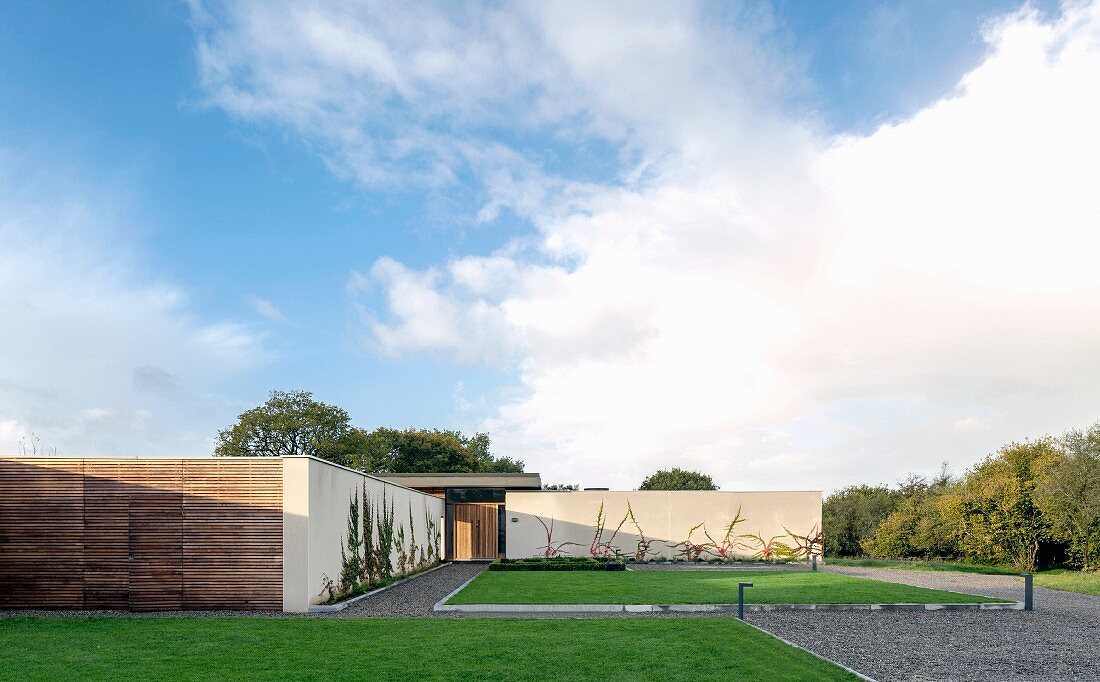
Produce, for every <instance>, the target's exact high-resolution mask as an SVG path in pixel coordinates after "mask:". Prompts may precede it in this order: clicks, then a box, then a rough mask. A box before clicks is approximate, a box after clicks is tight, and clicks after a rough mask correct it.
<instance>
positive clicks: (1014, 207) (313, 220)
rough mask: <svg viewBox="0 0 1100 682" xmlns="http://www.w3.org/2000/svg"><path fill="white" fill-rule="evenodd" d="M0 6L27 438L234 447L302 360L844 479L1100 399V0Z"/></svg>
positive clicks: (765, 472) (577, 466)
mask: <svg viewBox="0 0 1100 682" xmlns="http://www.w3.org/2000/svg"><path fill="white" fill-rule="evenodd" d="M0 25H3V26H4V27H5V28H4V31H3V32H0V65H2V67H0V453H6V454H16V453H17V452H18V450H19V448H20V442H21V441H22V442H24V443H27V442H30V441H31V439H33V438H37V439H38V440H37V442H38V443H39V445H40V447H41V448H43V449H47V450H48V451H50V452H56V453H57V454H58V455H62V456H99V455H115V456H202V455H207V454H210V453H211V452H212V450H213V445H214V440H215V437H216V434H217V431H218V429H219V428H224V427H225V426H228V425H229V424H231V423H232V422H233V421H234V420H235V419H236V416H237V415H238V414H239V413H240V412H242V411H244V410H246V409H248V408H250V407H252V406H254V405H256V404H259V403H261V402H262V401H263V400H264V399H265V398H266V396H267V394H268V392H269V391H271V390H273V389H278V390H296V389H303V390H308V391H312V392H313V393H314V395H315V397H316V398H317V399H319V400H322V401H325V402H329V403H333V404H337V405H340V406H341V407H343V408H345V409H346V410H347V411H348V412H349V413H350V414H351V417H352V420H353V423H354V424H355V425H357V426H361V427H363V428H367V429H373V428H375V427H377V426H393V427H401V428H404V427H424V428H454V429H460V430H462V431H464V432H474V431H488V432H489V433H490V434H491V437H492V441H493V446H494V451H495V452H496V454H499V455H508V456H511V457H515V458H517V459H521V460H524V461H525V462H526V463H527V470H528V471H538V472H540V473H542V474H543V478H544V480H546V481H555V482H556V481H562V482H575V483H580V484H582V485H584V486H610V487H613V488H627V489H629V488H634V487H636V486H637V485H638V484H639V483H640V482H641V480H642V479H643V478H644V477H645V476H646V475H647V474H649V473H651V472H653V471H654V470H656V469H658V468H667V467H671V466H680V467H684V468H690V469H698V470H702V471H705V472H707V473H709V474H711V475H712V476H713V477H714V479H715V481H716V482H717V483H718V484H719V485H720V486H721V487H722V488H724V489H766V488H774V489H823V490H825V491H829V490H833V489H836V488H838V487H842V486H845V485H849V484H853V483H873V484H878V483H887V484H889V483H893V482H896V481H898V480H899V479H902V478H904V477H906V476H907V475H909V474H911V473H924V474H928V473H932V472H934V471H936V470H938V469H939V467H940V464H941V463H942V462H948V463H949V464H950V467H951V469H952V470H953V471H955V472H956V473H961V472H962V471H964V470H965V469H966V468H967V467H969V466H971V465H973V464H974V463H975V462H977V461H979V460H981V459H982V458H983V457H985V456H986V455H987V454H989V453H991V452H994V451H995V450H996V449H997V448H998V447H1000V446H1001V445H1003V444H1005V443H1008V442H1011V441H1019V440H1024V439H1027V438H1034V437H1038V436H1042V435H1044V434H1057V433H1060V432H1062V431H1064V430H1066V429H1069V428H1079V427H1084V426H1087V425H1088V424H1090V423H1092V422H1094V421H1096V420H1097V419H1100V268H1098V267H1096V262H1097V256H1096V254H1097V253H1100V232H1098V229H1097V226H1098V225H1100V191H1097V187H1098V186H1100V170H1098V165H1097V160H1098V159H1100V132H1098V130H1097V123H1096V122H1097V121H1100V85H1098V84H1100V0H1098V1H1097V2H1083V1H1081V2H1067V3H1062V4H1058V3H1055V2H1049V3H1048V2H1038V3H1027V4H1020V3H1019V2H1008V1H1000V0H987V1H983V2H971V1H968V0H957V1H947V0H943V1H940V0H930V1H926V2H897V3H895V2H889V3H885V2H870V1H866V2H856V1H852V2H840V1H838V2H828V3H822V2H816V1H812V0H804V1H796V0H775V1H774V2H771V3H767V2H757V1H750V0H746V1H745V2H727V3H705V2H702V3H694V2H682V3H614V4H608V5H598V4H593V3H568V2H537V3H520V4H512V3H495V2H494V3H487V4H464V3H435V4H432V3H427V4H421V3H409V4H407V5H406V4H402V7H401V10H400V11H395V10H394V7H393V5H392V4H391V3H382V2H377V3H375V2H345V1H338V2H337V1H334V2H324V1H299V0H295V1H293V2H291V1H289V0H288V1H280V0H275V1H266V0H265V1H263V2H259V1H255V2H253V1H250V0H240V1H238V0H192V2H186V3H185V2H179V3H175V2H117V3H81V2H72V3H65V2H24V1H22V0H16V1H15V2H7V3H3V4H0ZM32 434H33V435H32Z"/></svg>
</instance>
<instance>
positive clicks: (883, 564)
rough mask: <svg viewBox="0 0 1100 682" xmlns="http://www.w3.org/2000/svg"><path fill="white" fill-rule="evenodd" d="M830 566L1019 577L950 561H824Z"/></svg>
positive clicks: (1011, 570)
mask: <svg viewBox="0 0 1100 682" xmlns="http://www.w3.org/2000/svg"><path fill="white" fill-rule="evenodd" d="M826 561H827V562H828V563H829V565H830V566H861V567H867V568H903V569H909V570H911V571H955V572H958V573H981V574H984V575H1020V571H1018V570H1016V569H1015V568H1012V567H1011V566H982V565H980V564H960V563H956V562H951V561H910V560H900V559H842V558H839V557H830V558H828V559H826Z"/></svg>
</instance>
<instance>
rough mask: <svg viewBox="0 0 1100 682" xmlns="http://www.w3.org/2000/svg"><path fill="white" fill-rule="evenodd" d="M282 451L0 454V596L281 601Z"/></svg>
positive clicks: (6, 599)
mask: <svg viewBox="0 0 1100 682" xmlns="http://www.w3.org/2000/svg"><path fill="white" fill-rule="evenodd" d="M282 487H283V481H282V461H281V460H279V459H276V458H272V459H270V460H267V459H228V458H227V459H209V460H198V459H144V460H140V459H61V458H49V459H39V458H34V459H32V458H26V459H14V458H0V608H42V609H132V610H135V611H150V610H176V609H263V610H278V609H281V608H282V581H283V566H282V561H283V519H282Z"/></svg>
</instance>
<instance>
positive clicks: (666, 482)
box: [638, 467, 718, 490]
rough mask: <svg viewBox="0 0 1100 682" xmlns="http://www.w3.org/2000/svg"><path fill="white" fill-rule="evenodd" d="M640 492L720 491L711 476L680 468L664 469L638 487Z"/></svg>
mask: <svg viewBox="0 0 1100 682" xmlns="http://www.w3.org/2000/svg"><path fill="white" fill-rule="evenodd" d="M638 490H718V486H716V485H714V480H713V479H711V477H710V476H708V475H706V474H704V473H700V472H698V471H687V470H685V469H681V468H679V467H673V468H672V469H662V470H660V471H658V472H656V473H655V474H653V475H652V476H650V477H649V478H647V479H646V480H644V481H642V484H641V485H640V486H638Z"/></svg>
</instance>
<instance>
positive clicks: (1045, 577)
mask: <svg viewBox="0 0 1100 682" xmlns="http://www.w3.org/2000/svg"><path fill="white" fill-rule="evenodd" d="M1035 584H1036V585H1038V586H1040V587H1048V588H1050V589H1052V590H1064V591H1066V592H1080V593H1081V594H1091V595H1093V596H1095V597H1100V573H1082V572H1081V571H1066V570H1063V569H1060V568H1059V569H1054V570H1052V571H1043V572H1042V573H1036V574H1035Z"/></svg>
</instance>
